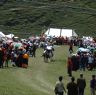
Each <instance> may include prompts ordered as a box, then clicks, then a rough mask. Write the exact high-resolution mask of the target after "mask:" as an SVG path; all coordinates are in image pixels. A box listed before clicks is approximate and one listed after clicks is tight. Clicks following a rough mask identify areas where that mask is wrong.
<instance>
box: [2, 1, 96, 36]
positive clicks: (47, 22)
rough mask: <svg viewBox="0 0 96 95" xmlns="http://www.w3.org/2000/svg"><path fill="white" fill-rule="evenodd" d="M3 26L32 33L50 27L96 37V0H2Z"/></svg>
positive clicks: (6, 28) (16, 32)
mask: <svg viewBox="0 0 96 95" xmlns="http://www.w3.org/2000/svg"><path fill="white" fill-rule="evenodd" d="M1 1H2V2H1V3H0V30H1V31H4V32H5V33H8V32H9V33H15V34H17V35H19V36H20V35H22V36H25V34H26V36H29V35H30V34H32V33H35V34H40V33H41V31H42V30H44V29H47V28H48V27H56V28H71V29H75V31H76V32H77V34H78V35H80V36H82V35H90V36H94V37H96V27H95V25H96V0H1Z"/></svg>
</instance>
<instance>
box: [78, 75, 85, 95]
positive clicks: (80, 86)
mask: <svg viewBox="0 0 96 95" xmlns="http://www.w3.org/2000/svg"><path fill="white" fill-rule="evenodd" d="M77 86H78V95H84V89H85V87H86V80H85V79H84V78H83V74H80V78H78V79H77Z"/></svg>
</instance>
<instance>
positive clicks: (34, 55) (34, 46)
mask: <svg viewBox="0 0 96 95" xmlns="http://www.w3.org/2000/svg"><path fill="white" fill-rule="evenodd" d="M36 49H37V46H36V43H33V49H32V52H33V57H36Z"/></svg>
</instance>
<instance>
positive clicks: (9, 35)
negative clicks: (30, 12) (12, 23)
mask: <svg viewBox="0 0 96 95" xmlns="http://www.w3.org/2000/svg"><path fill="white" fill-rule="evenodd" d="M6 37H7V38H10V39H11V38H13V37H14V34H8V35H6Z"/></svg>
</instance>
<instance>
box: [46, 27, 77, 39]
mask: <svg viewBox="0 0 96 95" xmlns="http://www.w3.org/2000/svg"><path fill="white" fill-rule="evenodd" d="M45 35H48V36H52V37H53V36H55V37H59V36H63V37H72V36H78V35H77V34H76V33H75V31H74V30H72V29H57V28H49V29H48V30H47V31H46V32H45Z"/></svg>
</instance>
